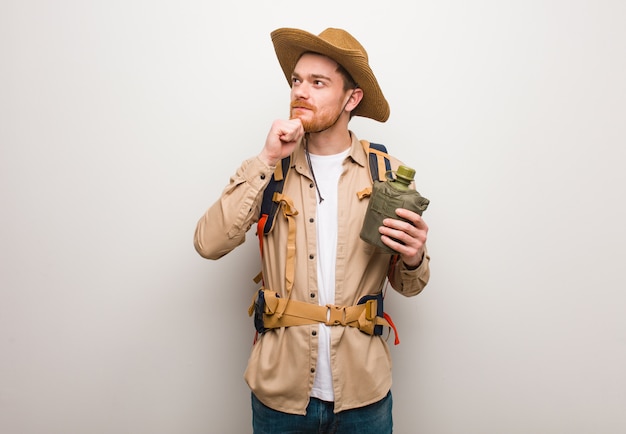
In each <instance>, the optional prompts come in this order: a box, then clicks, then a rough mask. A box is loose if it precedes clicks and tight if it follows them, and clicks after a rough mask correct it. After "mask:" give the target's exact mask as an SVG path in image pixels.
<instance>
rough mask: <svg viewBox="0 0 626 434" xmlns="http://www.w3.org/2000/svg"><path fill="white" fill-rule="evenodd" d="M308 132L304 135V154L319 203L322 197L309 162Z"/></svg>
mask: <svg viewBox="0 0 626 434" xmlns="http://www.w3.org/2000/svg"><path fill="white" fill-rule="evenodd" d="M308 138H309V134H308V133H307V134H305V136H304V154H305V155H306V162H307V164H308V165H309V170H310V171H311V176H312V177H313V184H315V189H316V190H317V195H318V196H319V198H320V203H322V201H323V200H324V198H323V197H322V192H321V191H320V188H319V186H318V185H317V180H316V179H315V172H314V171H313V164H311V155H310V154H309V140H308Z"/></svg>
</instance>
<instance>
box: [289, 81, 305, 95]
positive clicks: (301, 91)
mask: <svg viewBox="0 0 626 434" xmlns="http://www.w3.org/2000/svg"><path fill="white" fill-rule="evenodd" d="M291 96H292V98H293V99H307V98H308V97H309V89H308V87H307V85H306V82H301V83H298V84H297V85H293V86H292V87H291Z"/></svg>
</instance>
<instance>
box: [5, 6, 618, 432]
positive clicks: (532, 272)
mask: <svg viewBox="0 0 626 434" xmlns="http://www.w3.org/2000/svg"><path fill="white" fill-rule="evenodd" d="M625 22H626V3H625V2H623V1H621V0H615V1H599V0H595V1H592V0H588V1H585V0H572V1H565V0H563V1H556V0H554V1H550V0H544V1H532V0H531V1H529V0H526V1H522V0H520V1H495V0H493V1H487V0H481V1H462V0H456V1H454V0H448V1H446V0H443V1H437V2H425V1H402V2H393V1H380V0H377V1H364V0H359V1H320V2H299V3H298V2H295V3H294V2H287V1H273V2H263V1H246V0H241V1H239V2H209V1H197V0H196V1H194V0H176V1H174V0H153V1H148V0H145V1H140V0H113V1H97V2H96V1H84V0H75V1H71V0H59V1H44V0H4V1H3V2H2V3H1V4H0V54H1V57H0V200H1V202H0V203H1V206H2V209H1V213H0V432H2V433H7V434H41V433H45V434H68V433H70V434H84V433H90V434H111V433H116V434H117V433H132V434H143V433H145V434H193V433H220V434H223V433H236V434H240V433H246V432H250V431H251V429H250V404H249V399H250V398H249V392H248V389H247V387H246V385H245V383H244V381H243V378H242V375H243V370H244V368H245V365H246V362H247V357H248V353H249V350H250V346H251V344H252V337H253V327H252V322H251V320H250V319H249V318H248V317H247V313H246V309H247V307H248V304H249V302H250V300H251V297H252V294H253V292H254V290H255V289H256V285H255V284H254V282H253V281H252V277H253V276H254V275H255V274H256V273H257V271H258V270H259V261H258V253H257V245H256V240H255V237H254V236H253V234H252V233H250V236H249V237H248V242H247V243H246V244H245V245H244V246H242V247H241V248H239V249H237V250H235V251H234V252H232V253H231V254H229V255H227V256H226V257H224V258H223V259H221V260H219V261H216V262H211V261H206V260H204V259H202V258H200V257H199V256H198V255H197V254H196V253H195V251H194V249H193V246H192V236H193V231H194V228H195V224H196V221H197V220H198V219H199V217H200V216H201V214H202V213H203V212H204V211H205V209H206V208H207V207H208V206H209V205H210V204H211V203H212V202H213V201H214V200H215V199H216V198H217V196H218V195H219V193H220V192H221V190H222V188H223V187H224V186H225V185H226V183H227V182H228V178H229V176H230V175H231V174H232V173H234V170H235V169H236V167H237V166H238V165H239V163H240V162H241V161H242V160H243V159H244V158H247V157H249V156H252V155H255V154H256V153H258V151H259V150H260V149H261V146H262V144H263V141H264V139H265V135H266V133H267V131H268V129H269V126H270V123H271V121H272V120H273V119H275V118H278V117H283V116H284V115H286V113H287V104H288V86H287V83H286V81H285V78H284V76H283V75H282V71H281V70H280V68H279V65H278V62H277V60H276V58H275V55H274V51H273V47H272V45H271V41H270V37H269V33H270V32H271V31H272V30H274V29H275V28H278V27H297V28H302V29H305V30H308V31H310V32H313V33H319V32H321V31H322V30H323V29H325V28H326V27H342V28H345V29H348V30H349V31H350V32H351V33H352V34H353V35H355V36H356V37H357V38H358V39H359V40H360V41H361V42H362V43H363V45H364V46H365V47H366V49H367V50H368V52H369V55H370V60H371V64H372V67H373V69H374V72H375V73H376V75H377V77H378V79H379V81H380V84H381V87H382V89H383V91H384V92H385V95H386V97H387V99H388V100H389V103H390V105H391V111H392V114H391V118H390V120H389V121H388V122H387V123H385V124H379V123H377V122H375V121H371V120H367V119H355V120H353V122H352V123H351V128H352V129H353V130H354V131H355V132H356V133H357V135H358V136H359V137H361V138H366V139H369V140H372V141H377V142H382V143H384V144H386V145H387V146H388V147H389V148H390V150H391V151H392V153H393V154H395V155H396V156H397V157H398V158H400V159H402V160H404V161H405V162H406V163H407V164H409V165H411V166H413V167H415V168H416V169H417V170H418V175H417V179H416V183H417V186H418V189H419V190H420V192H421V193H422V194H424V195H425V196H426V197H428V198H429V199H430V200H431V206H430V208H429V209H428V211H427V212H426V214H425V218H426V219H427V222H428V223H429V225H430V229H431V231H430V237H429V248H430V252H431V254H432V258H433V259H432V280H431V283H430V285H429V286H428V287H427V289H426V290H425V291H424V292H423V293H422V294H421V295H419V296H418V297H416V298H412V299H404V298H403V297H401V296H399V295H398V294H396V293H393V292H390V293H389V294H388V296H387V307H386V310H387V311H389V312H390V313H391V314H392V316H393V318H394V320H395V322H396V325H397V326H398V327H399V332H400V338H401V340H402V343H401V344H400V345H399V346H397V347H393V348H392V355H393V358H394V388H393V393H394V401H395V408H394V417H395V426H396V430H395V432H397V433H400V434H409V433H425V434H444V433H445V434H461V433H462V434H485V433H487V434H492V433H493V434H502V433H506V434H514V433H520V434H522V433H523V434H527V433H542V434H546V433H568V434H583V433H585V434H586V433H594V434H595V433H603V434H606V433H609V434H613V433H623V432H626V416H625V414H624V409H625V408H626V316H625V315H624V311H625V308H626V295H625V289H626V278H625V277H624V275H625V273H624V267H625V265H624V264H625V259H626V257H625V254H624V245H625V244H626V230H625V229H624V224H625V221H626V211H625V210H626V207H625V206H624V200H625V197H626V175H625V173H626V171H625V170H624V166H625V163H626V157H625V150H624V148H625V145H626V80H625V77H626V25H624V23H625Z"/></svg>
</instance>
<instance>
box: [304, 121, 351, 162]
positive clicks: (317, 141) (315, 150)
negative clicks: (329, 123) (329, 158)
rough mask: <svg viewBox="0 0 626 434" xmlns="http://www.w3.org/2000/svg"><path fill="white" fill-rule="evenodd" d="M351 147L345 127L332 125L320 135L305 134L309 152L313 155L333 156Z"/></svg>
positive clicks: (348, 133) (349, 137) (348, 132)
mask: <svg viewBox="0 0 626 434" xmlns="http://www.w3.org/2000/svg"><path fill="white" fill-rule="evenodd" d="M351 145H352V136H350V131H348V128H347V125H343V126H342V127H341V126H340V125H338V124H337V125H334V126H333V127H331V128H329V129H327V130H325V131H322V132H320V133H309V134H307V146H308V148H309V152H310V153H311V154H314V155H335V154H339V153H340V152H343V151H345V150H346V149H348V148H349V147H350V146H351Z"/></svg>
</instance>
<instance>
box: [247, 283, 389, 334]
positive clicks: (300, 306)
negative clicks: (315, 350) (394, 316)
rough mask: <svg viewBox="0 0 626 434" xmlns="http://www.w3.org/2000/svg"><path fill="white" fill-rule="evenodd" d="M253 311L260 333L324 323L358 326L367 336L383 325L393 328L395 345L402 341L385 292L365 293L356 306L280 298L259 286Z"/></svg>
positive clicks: (251, 312)
mask: <svg viewBox="0 0 626 434" xmlns="http://www.w3.org/2000/svg"><path fill="white" fill-rule="evenodd" d="M253 314H254V316H255V318H254V324H255V327H256V329H257V331H258V332H259V333H264V332H265V331H267V330H268V329H274V328H280V327H292V326H300V325H308V324H315V323H321V324H326V325H327V326H348V327H355V328H357V329H359V330H360V331H362V332H363V333H366V334H368V335H381V334H382V328H383V327H389V328H390V329H393V331H394V334H395V343H396V345H397V344H398V343H399V342H400V341H399V339H398V333H397V331H396V328H395V325H394V324H393V322H392V321H391V318H390V317H389V315H387V314H386V313H384V312H383V309H382V294H378V295H372V296H365V297H363V298H362V299H361V300H359V303H358V304H356V305H354V306H336V305H332V304H328V305H326V306H320V305H317V304H311V303H306V302H303V301H297V300H290V299H286V298H281V297H280V296H279V295H278V294H277V293H276V292H275V291H271V290H268V289H260V290H259V291H258V294H257V295H256V297H255V300H253V302H252V305H251V306H250V308H249V309H248V315H250V316H252V315H253Z"/></svg>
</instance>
